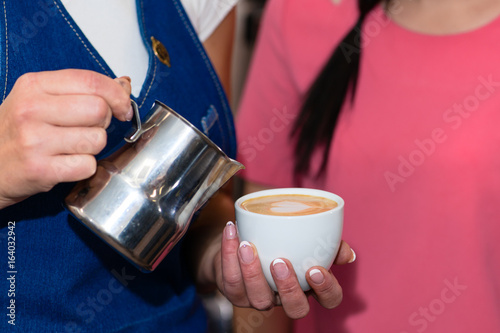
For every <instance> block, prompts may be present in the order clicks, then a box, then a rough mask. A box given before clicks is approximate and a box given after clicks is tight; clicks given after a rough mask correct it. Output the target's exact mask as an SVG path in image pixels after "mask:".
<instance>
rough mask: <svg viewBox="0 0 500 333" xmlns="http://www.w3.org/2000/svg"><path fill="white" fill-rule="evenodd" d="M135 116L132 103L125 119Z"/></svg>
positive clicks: (129, 119)
mask: <svg viewBox="0 0 500 333" xmlns="http://www.w3.org/2000/svg"><path fill="white" fill-rule="evenodd" d="M133 116H134V109H133V108H132V105H130V109H129V110H128V111H127V114H126V115H125V120H126V121H131V120H132V117H133Z"/></svg>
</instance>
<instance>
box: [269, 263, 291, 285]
mask: <svg viewBox="0 0 500 333" xmlns="http://www.w3.org/2000/svg"><path fill="white" fill-rule="evenodd" d="M273 268H274V275H275V276H276V277H277V278H278V279H280V280H284V279H286V278H287V277H288V275H289V274H290V272H289V271H288V267H287V266H286V263H285V262H284V261H283V260H282V259H275V260H274V261H273Z"/></svg>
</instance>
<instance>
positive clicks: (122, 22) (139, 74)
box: [62, 0, 238, 96]
mask: <svg viewBox="0 0 500 333" xmlns="http://www.w3.org/2000/svg"><path fill="white" fill-rule="evenodd" d="M165 1H168V0H165ZM237 1H238V0H181V2H182V5H183V6H184V8H185V9H186V12H187V14H188V16H189V18H190V20H191V22H192V23H193V26H194V28H195V30H196V32H197V33H198V36H199V38H200V40H201V41H202V42H203V41H205V40H206V39H207V38H208V37H210V35H211V34H212V33H213V31H214V30H215V28H216V27H217V26H218V25H219V24H220V22H221V21H222V20H223V19H224V18H225V16H226V15H227V13H228V12H229V11H230V10H231V9H232V8H233V7H234V5H235V4H236V2H237ZM62 3H63V5H64V7H65V8H66V10H67V11H68V13H69V14H70V15H71V17H72V18H73V20H74V21H75V22H76V24H78V27H79V28H80V29H81V30H82V32H83V33H84V34H85V37H87V39H88V40H89V41H90V42H91V43H92V45H93V46H94V48H95V49H96V50H97V52H99V54H100V55H101V57H102V58H103V59H104V60H105V61H106V63H107V64H108V66H109V67H110V68H111V70H112V71H113V72H114V73H115V75H116V76H118V77H120V76H124V75H127V76H129V77H130V78H131V79H132V94H133V95H134V96H137V95H138V94H139V93H140V91H141V88H142V85H143V83H144V80H145V79H146V75H147V71H148V66H149V62H148V60H149V58H148V53H147V50H146V47H145V46H144V43H143V41H142V37H141V34H140V30H139V21H138V19H137V11H136V2H135V0H105V1H102V0H62ZM117 54H118V55H119V56H117Z"/></svg>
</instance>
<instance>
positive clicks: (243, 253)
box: [240, 241, 255, 264]
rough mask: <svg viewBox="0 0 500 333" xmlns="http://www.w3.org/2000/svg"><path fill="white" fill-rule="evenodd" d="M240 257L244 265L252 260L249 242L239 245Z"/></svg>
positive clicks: (251, 249) (252, 255) (252, 254)
mask: <svg viewBox="0 0 500 333" xmlns="http://www.w3.org/2000/svg"><path fill="white" fill-rule="evenodd" d="M240 257H241V260H243V262H244V263H246V264H249V263H251V262H252V261H253V259H254V257H255V256H254V253H253V248H252V246H251V245H250V243H249V242H247V241H243V242H241V243H240Z"/></svg>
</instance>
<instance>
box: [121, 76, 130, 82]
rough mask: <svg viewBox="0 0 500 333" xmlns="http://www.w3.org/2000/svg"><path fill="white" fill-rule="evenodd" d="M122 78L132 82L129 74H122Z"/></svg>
mask: <svg viewBox="0 0 500 333" xmlns="http://www.w3.org/2000/svg"><path fill="white" fill-rule="evenodd" d="M122 79H125V80H127V81H128V83H132V79H131V78H130V76H122Z"/></svg>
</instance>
